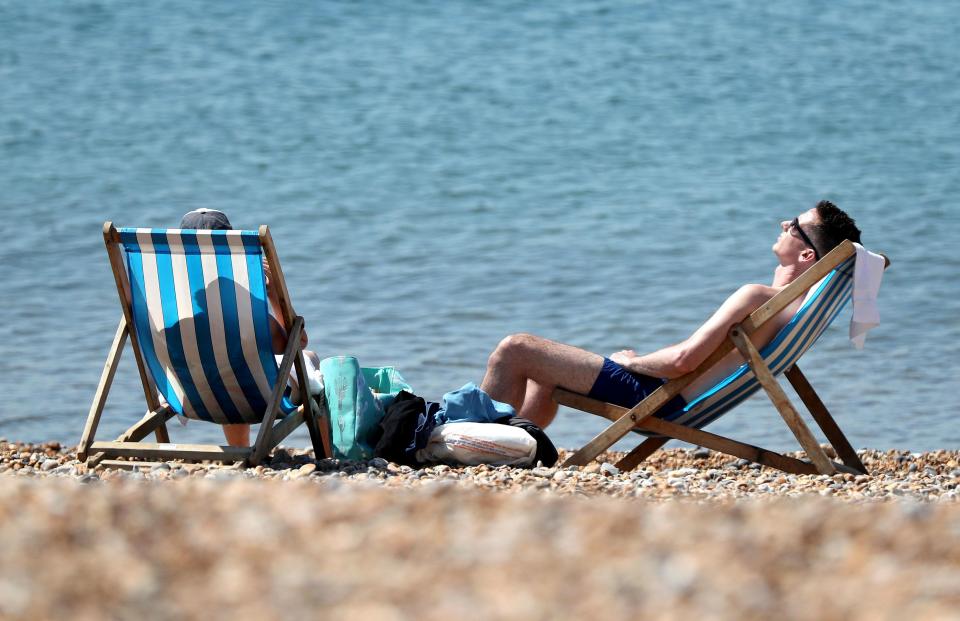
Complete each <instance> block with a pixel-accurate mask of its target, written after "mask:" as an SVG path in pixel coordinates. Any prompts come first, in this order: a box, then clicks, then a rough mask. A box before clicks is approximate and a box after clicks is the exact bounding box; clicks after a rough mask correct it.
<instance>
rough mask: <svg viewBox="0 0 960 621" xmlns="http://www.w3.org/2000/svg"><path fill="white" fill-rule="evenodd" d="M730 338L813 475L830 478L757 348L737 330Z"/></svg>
mask: <svg viewBox="0 0 960 621" xmlns="http://www.w3.org/2000/svg"><path fill="white" fill-rule="evenodd" d="M730 338H731V339H732V340H733V343H734V345H736V347H737V349H738V350H740V353H741V354H743V357H744V358H745V359H746V361H747V363H748V364H749V365H750V368H751V369H752V370H753V374H754V375H755V376H756V378H757V381H758V382H760V385H761V386H762V387H763V389H764V390H765V391H766V393H767V396H769V397H770V401H772V402H773V405H774V407H776V408H777V411H778V412H780V416H782V417H783V420H784V422H786V423H787V426H788V427H789V428H790V431H792V432H793V435H794V436H795V437H796V438H797V441H798V442H799V443H800V446H801V447H803V450H804V451H806V453H807V456H808V457H809V458H810V461H812V462H813V464H814V465H815V466H816V467H817V471H819V472H820V474H833V473H834V472H836V468H835V467H834V465H833V462H831V461H830V459H829V458H828V457H827V455H826V453H824V452H823V449H822V448H820V444H819V443H818V442H817V439H816V438H815V437H814V436H813V434H812V433H810V429H809V428H808V427H807V425H806V423H804V422H803V419H802V418H800V415H799V414H798V413H797V411H796V410H795V409H794V407H793V405H792V404H791V403H790V399H788V398H787V395H786V393H785V392H783V388H781V387H780V384H778V383H777V380H776V378H775V377H774V376H773V373H772V372H771V371H770V367H768V366H767V363H766V362H764V360H763V357H761V356H760V352H759V351H757V348H756V347H755V346H754V344H753V343H752V342H751V341H750V339H749V338H748V337H747V335H745V334H744V333H743V331H742V330H741V329H740V327H739V326H734V327H733V328H731V329H730Z"/></svg>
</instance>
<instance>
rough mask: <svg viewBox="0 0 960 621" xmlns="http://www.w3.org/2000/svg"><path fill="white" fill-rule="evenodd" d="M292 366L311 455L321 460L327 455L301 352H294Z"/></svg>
mask: <svg viewBox="0 0 960 621" xmlns="http://www.w3.org/2000/svg"><path fill="white" fill-rule="evenodd" d="M295 355H296V360H295V361H294V365H295V366H296V370H297V380H298V381H299V382H300V400H301V401H302V403H303V422H304V423H305V424H306V425H307V431H308V432H310V443H311V444H313V455H314V458H315V459H323V458H324V457H328V456H329V455H328V454H327V452H326V450H327V449H326V446H325V444H324V442H323V437H322V434H321V430H320V421H319V418H318V416H317V404H316V402H315V401H314V400H313V395H311V394H310V380H309V378H308V377H307V367H306V364H305V363H304V361H303V350H298V351H297V352H296V354H295Z"/></svg>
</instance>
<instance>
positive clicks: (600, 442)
mask: <svg viewBox="0 0 960 621" xmlns="http://www.w3.org/2000/svg"><path fill="white" fill-rule="evenodd" d="M680 387H681V385H680V384H677V385H674V386H671V387H670V390H667V388H666V385H665V386H661V387H660V388H658V389H656V390H654V391H653V392H652V393H650V394H649V395H648V396H647V398H646V399H644V400H643V401H641V402H640V403H638V404H637V405H635V406H634V407H633V408H631V409H630V410H627V411H626V412H625V413H624V414H623V415H622V416H620V418H618V419H617V420H615V421H614V423H613V424H612V425H610V426H608V427H607V428H606V429H604V430H603V431H601V432H600V433H599V434H598V435H597V437H595V438H594V439H593V440H591V441H590V442H588V443H587V444H586V445H584V447H583V448H581V449H580V450H579V451H577V452H576V453H574V454H573V455H571V456H570V457H568V458H567V461H565V462H563V465H564V466H586V465H587V464H588V463H590V462H591V461H593V460H594V459H596V458H597V456H598V455H599V454H600V453H602V452H603V451H605V450H607V449H609V448H610V447H611V446H613V445H614V444H615V443H616V442H617V440H619V439H620V438H622V437H623V436H625V435H627V434H628V433H629V432H630V430H631V429H633V427H634V426H635V425H636V424H637V423H639V422H640V421H642V420H644V419H645V418H647V417H649V416H651V415H653V414H654V412H656V411H657V410H659V409H660V408H661V407H663V405H664V404H665V403H666V402H667V401H669V400H670V399H672V398H673V397H674V396H675V395H676V394H677V393H678V392H679V391H680ZM556 392H563V393H565V394H566V395H571V394H572V393H568V392H566V391H556ZM580 398H581V399H587V398H586V397H583V396H582V395H581V396H580ZM555 400H556V397H555ZM558 402H559V400H558ZM571 403H574V404H576V403H578V400H577V399H576V398H575V396H574V400H573V401H571V402H569V403H565V405H570V404H571ZM573 407H578V405H574V406H573Z"/></svg>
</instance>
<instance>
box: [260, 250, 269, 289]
mask: <svg viewBox="0 0 960 621" xmlns="http://www.w3.org/2000/svg"><path fill="white" fill-rule="evenodd" d="M260 262H261V263H263V284H264V286H265V287H269V286H270V262H269V261H267V257H261V259H260Z"/></svg>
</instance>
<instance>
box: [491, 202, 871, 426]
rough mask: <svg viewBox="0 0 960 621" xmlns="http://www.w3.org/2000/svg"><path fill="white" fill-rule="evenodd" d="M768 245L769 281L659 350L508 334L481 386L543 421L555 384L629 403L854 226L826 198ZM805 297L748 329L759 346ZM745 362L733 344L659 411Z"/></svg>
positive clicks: (550, 415) (694, 361)
mask: <svg viewBox="0 0 960 621" xmlns="http://www.w3.org/2000/svg"><path fill="white" fill-rule="evenodd" d="M780 228H781V232H780V236H779V237H778V238H777V241H776V242H775V243H774V244H773V252H774V254H775V255H776V256H777V260H778V265H777V267H776V268H775V269H774V271H773V282H772V283H771V284H769V285H761V284H748V285H744V286H742V287H740V288H739V289H737V291H736V292H734V293H733V295H731V296H730V297H729V298H727V299H726V301H725V302H724V303H723V304H721V305H720V308H719V309H717V311H716V312H715V313H714V314H713V316H711V317H710V318H709V319H708V320H707V321H706V322H705V323H704V324H703V325H701V326H700V327H699V328H697V330H696V331H694V333H693V334H692V335H690V337H689V338H687V339H686V340H684V341H682V342H680V343H677V344H675V345H670V346H668V347H664V348H663V349H660V350H657V351H654V352H651V353H648V354H638V353H636V352H635V351H633V350H632V349H626V350H623V351H618V352H616V353H613V354H611V355H610V356H609V357H607V358H605V357H603V356H600V355H598V354H594V353H591V352H588V351H584V350H582V349H579V348H577V347H573V346H570V345H564V344H563V343H557V342H555V341H550V340H548V339H545V338H541V337H538V336H534V335H532V334H513V335H510V336H508V337H506V338H505V339H503V340H502V341H500V344H499V345H497V347H496V349H495V350H494V351H493V353H492V354H490V358H489V360H488V362H487V370H486V374H485V375H484V378H483V382H482V384H481V386H480V387H481V388H482V389H483V390H484V391H485V392H486V393H487V394H489V395H490V397H492V398H493V399H495V400H497V401H503V402H505V403H509V404H510V405H512V406H513V407H514V408H516V409H517V412H518V416H521V417H523V418H526V419H529V420H531V421H533V422H534V423H535V424H537V425H539V426H540V427H546V426H547V425H549V424H550V422H551V421H552V420H553V419H554V417H555V416H556V414H557V403H556V402H555V401H553V399H552V398H551V395H552V393H553V390H554V388H556V387H558V386H559V387H562V388H565V389H567V390H569V391H573V392H577V393H580V394H584V395H588V396H590V397H591V398H593V399H598V400H601V401H607V402H609V403H613V404H615V405H619V406H622V407H626V408H631V407H633V406H635V405H636V404H638V403H640V401H642V400H643V399H644V398H645V397H646V396H647V395H648V394H650V393H651V392H653V391H654V390H656V389H657V388H659V387H660V386H661V385H663V384H664V383H666V381H667V380H669V379H673V378H676V377H680V376H682V375H685V374H687V373H689V372H690V371H693V370H694V369H696V368H697V367H698V366H699V365H700V364H701V363H702V362H703V361H704V360H706V359H707V357H708V356H709V355H710V354H711V353H712V352H713V351H714V350H715V349H716V348H717V346H719V345H720V343H721V342H722V341H723V339H725V338H726V337H727V333H728V332H729V330H730V328H731V327H733V325H735V324H737V323H739V322H741V321H743V320H744V319H745V318H746V317H747V316H748V315H749V314H750V313H752V312H753V311H755V310H756V309H757V308H759V307H760V306H762V305H763V304H764V303H765V302H767V301H768V300H769V299H770V298H772V297H773V296H774V295H776V294H777V293H778V292H780V291H781V290H782V289H783V288H784V287H786V286H787V285H789V284H790V283H791V282H793V281H794V280H796V279H797V278H798V277H799V276H800V275H801V274H803V273H804V272H805V271H806V270H807V269H809V268H810V267H811V266H813V264H814V263H816V262H817V261H819V260H820V258H821V257H822V256H823V255H825V254H826V253H828V252H829V251H830V250H832V249H833V248H834V247H835V246H837V245H838V244H840V243H841V242H843V241H844V240H846V239H849V240H850V241H852V242H857V243H859V242H860V229H858V228H857V226H856V224H855V222H854V221H853V219H852V218H850V216H848V215H847V214H846V213H845V212H844V211H842V210H841V209H839V208H838V207H837V206H836V205H834V204H833V203H831V202H829V201H825V200H824V201H820V202H819V203H817V205H816V206H815V207H814V208H812V209H810V210H809V211H805V212H804V213H802V214H800V215H799V216H797V217H796V218H794V219H793V220H784V221H783V222H781V223H780ZM802 303H803V296H801V297H799V298H797V299H796V300H795V301H793V302H792V303H791V304H790V305H789V306H787V308H785V309H784V310H783V311H782V312H780V313H779V315H778V316H777V317H776V318H775V319H774V320H772V321H769V322H767V323H766V324H765V325H764V326H763V327H762V328H761V329H759V330H758V331H757V332H755V333H754V335H753V336H752V337H751V340H752V341H753V342H754V344H755V345H757V347H758V348H761V347H763V346H764V345H766V344H767V343H769V342H770V341H771V340H772V339H773V337H774V336H776V334H777V332H779V331H780V329H781V328H782V327H783V326H785V325H786V324H787V323H788V322H789V321H790V318H791V317H793V316H794V315H795V314H796V312H797V310H798V309H799V308H800V306H801V304H802ZM742 363H743V358H742V356H740V354H739V352H738V351H736V350H734V351H732V352H730V354H728V355H727V356H726V357H724V358H723V359H722V360H721V361H720V362H718V363H717V364H716V365H714V366H713V367H712V368H711V370H710V371H709V372H707V373H705V374H704V375H703V376H702V377H701V378H699V379H698V380H696V381H694V382H693V383H691V384H690V385H689V386H687V387H686V388H685V389H684V390H683V392H682V393H681V394H680V395H678V396H677V397H675V398H674V399H673V400H671V401H670V402H668V403H667V404H665V405H664V406H663V409H662V410H660V412H661V413H663V414H669V413H673V412H676V411H678V410H680V409H683V407H684V406H685V405H686V403H687V399H693V398H695V397H696V396H698V395H699V394H701V393H702V392H703V391H704V390H706V389H708V388H710V387H711V386H713V385H714V384H716V382H717V381H718V380H720V379H722V378H723V377H725V376H727V375H729V374H730V372H731V371H733V370H734V369H736V368H737V367H738V366H740V365H741V364H742Z"/></svg>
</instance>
